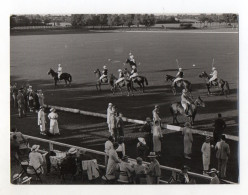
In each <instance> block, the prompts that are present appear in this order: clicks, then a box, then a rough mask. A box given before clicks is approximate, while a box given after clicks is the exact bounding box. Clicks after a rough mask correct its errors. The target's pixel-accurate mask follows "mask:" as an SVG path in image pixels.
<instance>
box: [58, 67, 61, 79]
mask: <svg viewBox="0 0 248 195" xmlns="http://www.w3.org/2000/svg"><path fill="white" fill-rule="evenodd" d="M61 74H62V67H61V64H59V65H58V79H60V76H61Z"/></svg>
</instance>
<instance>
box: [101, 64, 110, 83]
mask: <svg viewBox="0 0 248 195" xmlns="http://www.w3.org/2000/svg"><path fill="white" fill-rule="evenodd" d="M104 78H106V79H107V80H108V69H107V66H103V71H102V76H100V78H99V81H102V82H103V79H104ZM105 82H106V81H105ZM103 83H104V82H103Z"/></svg>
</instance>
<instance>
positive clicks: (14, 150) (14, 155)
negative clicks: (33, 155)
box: [10, 135, 20, 160]
mask: <svg viewBox="0 0 248 195" xmlns="http://www.w3.org/2000/svg"><path fill="white" fill-rule="evenodd" d="M19 147H20V144H19V143H18V141H17V137H16V135H13V137H12V140H11V142H10V148H11V160H19V154H20V150H19Z"/></svg>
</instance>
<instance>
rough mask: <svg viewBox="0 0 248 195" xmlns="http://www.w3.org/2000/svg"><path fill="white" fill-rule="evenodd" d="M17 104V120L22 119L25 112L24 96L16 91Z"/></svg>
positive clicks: (19, 91)
mask: <svg viewBox="0 0 248 195" xmlns="http://www.w3.org/2000/svg"><path fill="white" fill-rule="evenodd" d="M16 98H17V104H18V114H19V118H22V117H23V116H26V111H25V105H24V104H25V100H24V96H23V94H22V91H21V90H18V95H17V97H16Z"/></svg>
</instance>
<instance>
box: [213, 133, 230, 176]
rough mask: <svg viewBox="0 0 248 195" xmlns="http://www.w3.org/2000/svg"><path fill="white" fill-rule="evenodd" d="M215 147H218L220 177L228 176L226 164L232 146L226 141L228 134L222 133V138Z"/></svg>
mask: <svg viewBox="0 0 248 195" xmlns="http://www.w3.org/2000/svg"><path fill="white" fill-rule="evenodd" d="M215 148H216V149H217V152H216V158H217V159H218V170H219V171H220V177H221V178H225V177H226V165H227V161H228V157H229V156H230V147H229V144H227V143H226V136H225V135H222V136H221V140H220V141H219V142H217V144H216V146H215Z"/></svg>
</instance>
